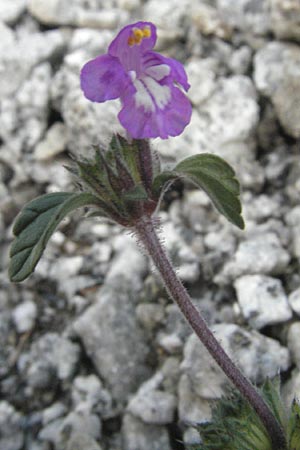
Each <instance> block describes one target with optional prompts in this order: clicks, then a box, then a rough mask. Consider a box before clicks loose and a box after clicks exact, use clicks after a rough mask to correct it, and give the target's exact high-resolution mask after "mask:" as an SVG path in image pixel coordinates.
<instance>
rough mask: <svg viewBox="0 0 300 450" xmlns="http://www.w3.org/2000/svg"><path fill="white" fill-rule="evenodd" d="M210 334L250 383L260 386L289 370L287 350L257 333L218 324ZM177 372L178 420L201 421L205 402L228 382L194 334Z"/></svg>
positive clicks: (220, 392) (215, 395) (205, 409)
mask: <svg viewBox="0 0 300 450" xmlns="http://www.w3.org/2000/svg"><path fill="white" fill-rule="evenodd" d="M213 332H214V334H215V337H216V338H217V339H218V341H219V342H221V343H222V347H223V348H224V350H225V351H226V352H228V354H229V356H230V357H232V358H233V359H234V361H235V362H236V363H237V364H238V366H239V367H240V369H241V370H242V372H243V373H244V374H245V375H246V376H247V377H248V378H250V380H251V381H253V382H254V383H262V382H263V381H264V379H265V378H266V377H273V376H275V375H276V374H277V373H278V370H282V371H285V370H287V369H288V367H289V366H290V358H289V352H288V350H287V349H286V348H285V347H282V346H281V345H280V344H279V343H278V342H277V341H275V340H274V339H271V338H267V337H265V336H263V335H261V334H259V333H258V332H257V331H251V332H249V331H246V330H244V329H243V328H241V327H239V326H237V325H235V324H218V325H215V326H214V327H213ZM181 369H182V372H183V374H184V375H186V377H185V378H183V380H182V381H181V383H183V387H181V388H182V390H183V393H182V394H181V395H179V411H180V410H181V408H182V417H187V418H193V417H194V418H195V417H196V418H197V419H196V420H198V419H200V420H204V419H205V414H208V411H209V404H210V403H209V401H210V400H211V399H213V398H219V397H220V396H221V395H222V394H223V393H224V386H225V385H226V384H227V383H228V379H227V378H226V376H225V374H224V373H223V372H222V371H221V369H220V368H219V367H218V366H217V364H216V363H215V361H214V360H213V359H212V357H211V356H210V355H209V354H208V352H207V350H206V349H205V348H204V346H203V345H202V344H201V343H200V342H199V339H198V338H197V336H196V335H194V334H192V335H191V336H190V337H189V338H188V340H187V342H186V344H185V348H184V359H183V361H182V364H181ZM203 401H204V403H202V402H203ZM198 408H200V409H198ZM206 419H207V417H206Z"/></svg>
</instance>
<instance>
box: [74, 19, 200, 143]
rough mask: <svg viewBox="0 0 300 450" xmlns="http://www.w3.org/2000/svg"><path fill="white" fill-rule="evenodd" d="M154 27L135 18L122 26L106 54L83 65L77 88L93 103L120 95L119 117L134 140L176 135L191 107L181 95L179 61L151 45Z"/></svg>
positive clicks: (182, 75) (183, 77)
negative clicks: (161, 53)
mask: <svg viewBox="0 0 300 450" xmlns="http://www.w3.org/2000/svg"><path fill="white" fill-rule="evenodd" d="M155 42H156V27H155V26H154V25H153V24H152V23H151V22H137V23H134V24H132V25H128V26H126V27H124V28H123V29H122V30H121V31H120V32H119V34H118V35H117V37H116V38H115V39H114V40H113V41H112V43H111V44H110V46H109V48H108V53H106V54H105V55H100V56H98V57H97V58H95V59H92V60H91V61H89V62H88V63H86V64H85V66H84V67H83V68H82V71H81V75H80V78H81V88H82V90H83V92H84V95H85V96H86V97H87V98H88V99H89V100H91V101H93V102H100V103H101V102H105V101H106V100H112V99H116V98H120V100H121V103H122V109H121V111H120V113H119V115H118V117H119V120H120V122H121V124H122V125H123V127H124V128H126V130H127V131H128V132H129V134H130V135H131V136H132V137H133V138H135V139H143V138H155V137H158V136H159V137H161V138H162V139H166V138H167V137H168V136H177V135H179V134H180V133H181V132H182V131H183V129H184V128H185V127H186V125H187V124H188V123H189V122H190V118H191V112H192V107H191V103H190V101H189V100H188V99H187V97H186V96H185V95H184V94H183V92H182V91H181V89H180V88H178V87H177V86H176V85H180V86H181V87H182V88H183V89H184V90H185V91H187V90H188V89H189V87H190V85H189V83H188V81H187V76H186V73H185V70H184V68H183V66H182V64H181V63H179V62H178V61H176V60H175V59H172V58H166V57H165V56H162V55H160V54H159V53H156V52H153V51H152V49H153V47H154V45H155Z"/></svg>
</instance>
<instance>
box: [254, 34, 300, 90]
mask: <svg viewBox="0 0 300 450" xmlns="http://www.w3.org/2000/svg"><path fill="white" fill-rule="evenodd" d="M299 70H300V49H299V47H298V46H297V45H295V44H291V43H285V42H278V41H274V42H269V43H268V44H266V45H265V46H263V47H262V48H261V49H259V50H258V51H257V52H256V54H255V56H254V81H255V85H256V87H257V89H258V90H259V92H260V93H261V94H263V95H265V96H267V97H272V96H273V95H274V93H275V92H276V91H277V90H278V88H279V87H280V85H281V84H282V83H283V81H284V79H285V78H286V77H287V76H288V77H290V76H291V77H295V78H296V77H297V75H298V74H299Z"/></svg>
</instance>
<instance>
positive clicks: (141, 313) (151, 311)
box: [136, 303, 165, 331]
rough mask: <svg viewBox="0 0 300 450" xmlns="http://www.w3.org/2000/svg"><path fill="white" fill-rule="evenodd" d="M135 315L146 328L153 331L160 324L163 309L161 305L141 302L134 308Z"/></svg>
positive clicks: (163, 312) (162, 317)
mask: <svg viewBox="0 0 300 450" xmlns="http://www.w3.org/2000/svg"><path fill="white" fill-rule="evenodd" d="M136 315H137V318H138V321H139V322H140V324H141V325H142V326H143V327H144V328H146V330H149V331H153V330H154V329H155V328H157V327H158V326H159V325H161V324H162V322H163V320H164V316H165V311H164V307H163V306H162V305H156V304H152V303H141V304H139V305H138V306H137V308H136Z"/></svg>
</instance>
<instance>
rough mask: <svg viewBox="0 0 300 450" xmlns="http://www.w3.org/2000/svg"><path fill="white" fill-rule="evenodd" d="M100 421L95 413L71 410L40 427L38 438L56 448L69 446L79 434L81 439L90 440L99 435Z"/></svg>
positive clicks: (62, 449)
mask: <svg viewBox="0 0 300 450" xmlns="http://www.w3.org/2000/svg"><path fill="white" fill-rule="evenodd" d="M101 432H102V428H101V422H100V420H99V418H98V416H96V415H95V414H91V413H89V412H87V411H72V412H70V413H69V414H68V415H67V416H65V417H64V418H61V419H56V420H54V421H52V422H50V423H49V424H47V425H46V426H44V428H42V430H41V431H40V432H39V435H38V437H39V439H40V440H42V441H47V442H50V443H52V444H54V446H55V449H56V450H65V449H66V448H70V445H71V443H74V440H75V438H76V437H77V436H78V435H80V436H82V438H83V441H86V442H92V443H93V441H94V440H95V439H99V438H100V437H101Z"/></svg>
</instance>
